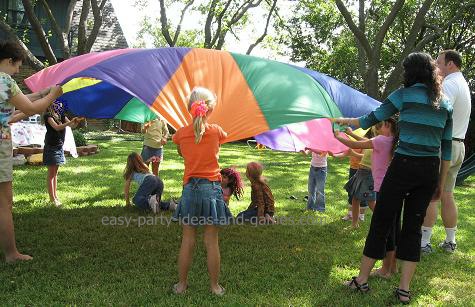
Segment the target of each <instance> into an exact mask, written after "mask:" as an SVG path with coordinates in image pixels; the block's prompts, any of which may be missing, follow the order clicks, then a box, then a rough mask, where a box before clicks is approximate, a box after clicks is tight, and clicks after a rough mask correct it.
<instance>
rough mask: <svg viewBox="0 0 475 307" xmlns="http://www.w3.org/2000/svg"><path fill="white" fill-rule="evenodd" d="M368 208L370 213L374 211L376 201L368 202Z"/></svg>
mask: <svg viewBox="0 0 475 307" xmlns="http://www.w3.org/2000/svg"><path fill="white" fill-rule="evenodd" d="M368 207H369V208H370V209H371V211H374V207H376V201H375V200H370V201H368Z"/></svg>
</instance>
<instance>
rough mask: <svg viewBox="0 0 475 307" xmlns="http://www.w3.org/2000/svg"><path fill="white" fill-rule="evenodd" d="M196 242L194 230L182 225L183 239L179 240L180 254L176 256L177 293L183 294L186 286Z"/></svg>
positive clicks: (191, 227)
mask: <svg viewBox="0 0 475 307" xmlns="http://www.w3.org/2000/svg"><path fill="white" fill-rule="evenodd" d="M195 242H196V228H195V227H193V226H188V225H183V238H182V239H181V247H180V254H179V255H178V277H179V281H178V284H177V287H176V291H177V292H178V293H183V292H184V291H185V290H186V288H187V286H188V271H189V270H190V266H191V263H192V261H193V251H194V249H195Z"/></svg>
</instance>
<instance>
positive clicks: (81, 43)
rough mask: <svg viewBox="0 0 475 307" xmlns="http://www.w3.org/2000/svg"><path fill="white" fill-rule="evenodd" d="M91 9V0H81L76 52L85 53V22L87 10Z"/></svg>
mask: <svg viewBox="0 0 475 307" xmlns="http://www.w3.org/2000/svg"><path fill="white" fill-rule="evenodd" d="M90 9H91V0H83V3H82V8H81V17H80V18H79V24H78V54H84V53H86V43H87V37H86V22H87V16H88V15H89V10H90Z"/></svg>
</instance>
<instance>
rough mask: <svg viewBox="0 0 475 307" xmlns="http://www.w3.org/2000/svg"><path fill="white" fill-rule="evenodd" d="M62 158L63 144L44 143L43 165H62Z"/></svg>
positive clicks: (64, 161) (63, 161) (63, 160)
mask: <svg viewBox="0 0 475 307" xmlns="http://www.w3.org/2000/svg"><path fill="white" fill-rule="evenodd" d="M64 163H66V159H65V158H64V150H63V145H45V147H44V148H43V165H63V164H64Z"/></svg>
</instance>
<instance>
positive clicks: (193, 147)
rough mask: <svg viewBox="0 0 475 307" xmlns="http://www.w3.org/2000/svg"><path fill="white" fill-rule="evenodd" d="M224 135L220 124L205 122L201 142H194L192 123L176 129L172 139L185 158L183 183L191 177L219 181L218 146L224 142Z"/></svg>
mask: <svg viewBox="0 0 475 307" xmlns="http://www.w3.org/2000/svg"><path fill="white" fill-rule="evenodd" d="M226 136H227V134H226V132H224V130H223V129H222V128H221V127H220V126H218V125H215V124H212V125H210V124H206V130H205V133H204V134H203V137H202V138H201V142H200V143H199V144H196V143H195V133H194V131H193V125H189V126H186V127H183V128H180V129H178V131H177V132H176V133H175V134H174V135H173V138H172V140H173V143H175V144H177V145H178V146H180V151H181V155H182V156H183V159H185V174H184V175H183V185H185V184H187V183H188V180H189V179H190V178H192V177H195V178H205V179H208V180H210V181H221V174H220V169H219V164H218V158H219V146H220V145H221V144H223V143H224V139H225V138H226Z"/></svg>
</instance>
